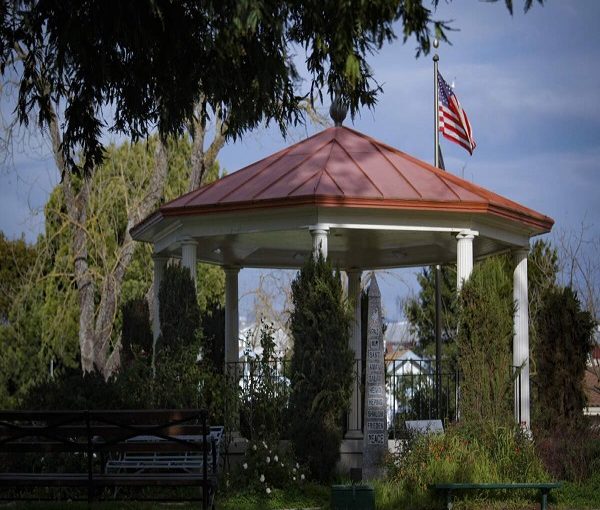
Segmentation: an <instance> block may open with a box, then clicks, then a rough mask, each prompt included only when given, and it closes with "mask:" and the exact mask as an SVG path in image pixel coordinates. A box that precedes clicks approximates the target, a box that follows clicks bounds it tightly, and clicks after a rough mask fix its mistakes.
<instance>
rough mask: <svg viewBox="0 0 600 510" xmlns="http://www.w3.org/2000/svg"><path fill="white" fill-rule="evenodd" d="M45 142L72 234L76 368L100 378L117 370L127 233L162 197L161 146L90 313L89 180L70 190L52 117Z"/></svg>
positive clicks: (129, 252) (129, 247)
mask: <svg viewBox="0 0 600 510" xmlns="http://www.w3.org/2000/svg"><path fill="white" fill-rule="evenodd" d="M50 136H51V141H52V149H53V153H54V160H55V162H56V165H57V167H58V169H59V171H60V172H61V174H62V176H63V183H62V189H63V196H64V200H65V205H66V207H67V213H68V218H69V221H70V223H71V226H72V229H73V238H72V242H71V250H72V254H73V260H74V276H75V282H76V285H77V292H78V298H79V299H78V300H79V348H80V352H81V368H82V370H83V371H84V372H92V371H93V370H95V369H96V370H98V371H99V372H101V373H102V374H103V375H104V377H105V378H108V377H110V375H111V374H112V373H113V372H114V371H115V370H117V369H118V367H119V363H120V342H117V345H115V346H114V347H113V349H112V350H111V349H110V347H111V342H110V340H111V337H112V332H113V327H114V322H115V317H116V315H117V312H118V309H119V300H120V293H121V288H122V285H123V278H124V276H125V272H126V270H127V267H128V266H129V264H130V263H131V260H132V258H133V255H134V252H135V243H134V242H133V239H132V238H131V234H130V233H129V231H130V229H131V228H132V227H133V226H134V225H135V224H136V223H138V222H139V221H141V220H142V219H143V218H144V217H146V216H147V215H149V214H150V213H151V212H152V210H153V209H154V208H155V207H156V205H157V204H158V202H159V201H160V199H161V197H162V196H163V194H164V189H165V184H166V180H167V173H168V161H167V155H166V149H165V141H164V140H162V139H159V140H158V142H157V147H156V151H155V155H154V160H155V164H154V169H153V173H152V177H151V180H150V189H149V190H148V193H147V194H146V196H145V197H144V198H143V199H142V200H141V201H140V203H139V204H138V205H137V206H136V207H133V208H132V209H130V210H129V211H128V218H127V227H126V232H125V235H124V236H123V241H122V242H121V244H120V245H119V247H118V249H117V256H116V262H115V264H114V266H113V267H111V268H105V269H107V273H106V275H105V277H104V282H103V285H102V288H101V289H100V295H99V299H100V301H99V305H98V307H97V309H96V292H97V286H96V281H95V279H94V275H93V274H92V272H91V271H90V267H89V263H88V255H89V254H88V234H87V225H86V222H87V219H88V218H87V215H88V207H89V201H90V192H91V190H92V176H91V175H85V176H83V178H82V184H81V189H79V190H78V191H77V190H76V189H75V185H74V182H73V177H72V175H71V173H70V170H69V169H68V168H67V166H66V164H65V159H64V156H63V154H62V147H61V136H60V131H59V127H58V120H57V117H56V115H54V118H53V120H52V122H51V126H50Z"/></svg>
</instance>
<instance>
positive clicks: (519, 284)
mask: <svg viewBox="0 0 600 510" xmlns="http://www.w3.org/2000/svg"><path fill="white" fill-rule="evenodd" d="M527 254H528V250H527V249H521V250H518V251H516V252H515V253H514V260H515V270H514V273H513V300H514V302H515V315H514V331H515V336H514V338H513V366H515V367H519V368H520V373H521V377H520V378H517V379H516V380H515V419H516V420H517V423H519V424H520V425H521V426H522V427H524V428H526V429H527V430H529V427H530V425H531V422H530V398H529V302H528V289H527V287H528V283H527ZM519 368H517V369H516V370H519Z"/></svg>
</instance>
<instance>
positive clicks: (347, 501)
mask: <svg viewBox="0 0 600 510" xmlns="http://www.w3.org/2000/svg"><path fill="white" fill-rule="evenodd" d="M331 510H375V491H374V490H373V487H369V486H368V485H332V486H331Z"/></svg>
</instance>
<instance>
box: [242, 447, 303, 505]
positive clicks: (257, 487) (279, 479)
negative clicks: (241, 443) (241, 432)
mask: <svg viewBox="0 0 600 510" xmlns="http://www.w3.org/2000/svg"><path fill="white" fill-rule="evenodd" d="M306 473H307V469H306V467H304V466H301V465H300V463H299V462H298V461H297V460H296V459H295V458H294V457H293V455H292V452H291V451H290V448H289V447H288V448H284V447H282V443H281V441H278V440H274V441H264V440H260V441H250V442H249V443H248V447H247V448H246V452H245V454H244V459H243V461H242V463H241V464H240V466H239V470H238V472H237V475H236V477H235V478H236V479H235V486H236V487H238V488H239V487H243V488H244V491H248V492H254V493H256V494H263V495H265V496H271V495H272V494H273V490H274V489H285V490H294V489H302V487H303V486H305V485H306V483H307V479H306V478H307V476H306Z"/></svg>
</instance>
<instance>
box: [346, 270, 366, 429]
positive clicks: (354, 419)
mask: <svg viewBox="0 0 600 510" xmlns="http://www.w3.org/2000/svg"><path fill="white" fill-rule="evenodd" d="M347 274H348V300H349V301H350V305H351V307H352V310H353V313H352V323H351V325H350V349H351V350H352V352H354V360H355V362H354V373H355V377H356V378H355V380H354V383H353V386H352V400H351V402H350V414H349V424H348V425H349V427H348V434H347V436H346V437H348V438H357V439H360V438H362V437H363V435H362V431H361V421H362V405H361V404H362V402H361V398H362V395H361V392H360V388H361V380H362V378H361V375H362V359H361V358H362V349H361V347H362V346H361V327H360V323H361V314H360V291H361V286H360V279H361V275H362V271H361V270H360V269H354V268H353V269H349V270H348V271H347Z"/></svg>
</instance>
